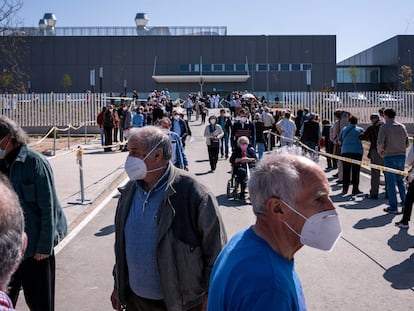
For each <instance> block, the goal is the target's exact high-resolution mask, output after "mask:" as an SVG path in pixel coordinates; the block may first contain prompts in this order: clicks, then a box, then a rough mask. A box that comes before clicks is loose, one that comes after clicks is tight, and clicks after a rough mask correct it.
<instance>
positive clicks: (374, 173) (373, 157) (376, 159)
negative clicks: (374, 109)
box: [359, 113, 384, 200]
mask: <svg viewBox="0 0 414 311" xmlns="http://www.w3.org/2000/svg"><path fill="white" fill-rule="evenodd" d="M370 120H371V124H372V125H371V126H369V127H368V128H367V129H366V130H365V132H364V133H362V134H361V135H360V136H359V139H361V140H367V141H369V142H370V146H369V151H368V158H369V159H370V161H371V163H372V164H377V165H381V166H383V165H384V161H383V159H382V157H381V156H380V155H379V153H378V151H377V139H378V132H379V128H380V126H381V125H382V124H383V123H382V122H381V120H380V116H379V114H377V113H374V114H372V115H371V116H370ZM380 174H381V171H380V170H377V169H374V168H371V189H370V191H369V194H367V195H366V196H365V197H366V198H368V199H374V200H375V199H378V191H379V185H380Z"/></svg>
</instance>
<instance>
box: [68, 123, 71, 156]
mask: <svg viewBox="0 0 414 311" xmlns="http://www.w3.org/2000/svg"><path fill="white" fill-rule="evenodd" d="M70 128H71V125H70V124H69V125H68V150H70Z"/></svg>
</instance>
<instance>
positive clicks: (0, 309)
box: [0, 291, 16, 311]
mask: <svg viewBox="0 0 414 311" xmlns="http://www.w3.org/2000/svg"><path fill="white" fill-rule="evenodd" d="M13 310H16V309H14V308H13V304H12V302H11V301H10V298H9V296H7V294H6V293H5V292H2V291H0V311H13Z"/></svg>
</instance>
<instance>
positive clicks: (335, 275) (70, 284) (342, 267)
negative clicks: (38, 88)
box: [19, 111, 414, 310]
mask: <svg viewBox="0 0 414 311" xmlns="http://www.w3.org/2000/svg"><path fill="white" fill-rule="evenodd" d="M212 113H213V114H214V113H216V114H217V113H218V112H217V111H211V112H210V114H212ZM190 126H191V129H192V132H193V137H192V139H191V140H189V141H188V143H187V146H186V153H187V156H188V158H189V161H190V173H192V174H194V175H195V176H197V177H198V178H199V180H200V181H201V182H202V183H204V184H206V185H207V186H208V187H209V188H210V189H211V190H212V191H213V193H215V195H216V197H217V200H218V203H219V205H220V206H219V210H220V213H221V215H222V217H223V221H224V224H225V228H226V231H227V234H228V236H229V238H231V236H232V235H233V234H234V233H235V232H237V231H239V230H241V229H243V228H245V227H247V226H250V225H252V224H253V223H254V221H255V216H254V215H253V213H252V211H251V206H250V205H249V204H248V201H247V203H246V202H241V201H238V200H233V199H229V198H227V194H226V184H227V181H228V179H229V178H230V164H229V162H228V160H225V159H220V160H219V163H218V166H217V170H216V171H215V173H209V170H210V167H209V162H208V156H207V147H206V145H205V139H204V137H203V136H202V135H203V132H204V127H205V125H204V124H201V122H200V121H199V120H197V121H196V120H194V118H192V119H191V120H190ZM83 147H84V149H85V151H84V155H83V157H82V162H83V168H82V172H83V178H84V185H85V192H84V197H85V199H87V200H91V201H92V202H91V204H85V205H84V204H73V203H79V202H78V201H79V199H80V182H79V181H80V171H81V170H80V168H79V164H78V163H77V161H76V155H75V152H69V153H60V154H58V155H57V156H56V157H53V158H50V163H51V165H52V168H53V170H54V175H55V182H56V187H57V192H58V196H59V198H60V200H61V202H62V205H63V206H64V210H65V213H66V215H67V218H68V221H69V223H70V228H71V230H72V232H75V231H76V232H78V233H77V235H75V236H72V237H71V238H73V240H71V241H69V242H67V243H64V244H65V246H64V247H63V248H60V249H59V252H58V253H57V287H56V296H57V298H56V301H57V306H56V310H73V309H74V308H75V309H76V310H111V307H110V304H109V298H106V297H108V291H110V289H111V286H112V276H111V274H112V260H113V254H112V252H113V249H112V243H113V237H114V236H113V216H114V208H115V206H116V196H115V198H114V197H113V196H114V195H113V193H112V191H113V190H114V189H116V187H118V186H120V185H121V184H122V183H123V182H124V181H125V177H126V175H125V173H124V171H123V163H124V161H125V158H126V155H127V154H126V153H121V152H119V151H113V152H107V153H105V152H103V150H102V149H101V148H100V146H99V145H98V144H95V145H94V144H90V145H84V146H83ZM319 165H320V166H321V167H322V168H325V166H326V162H325V159H324V158H323V157H320V161H319ZM334 173H335V171H331V172H328V173H327V178H328V180H329V183H330V185H331V199H332V200H333V202H334V203H335V206H336V208H337V210H338V213H339V215H340V220H341V224H342V227H343V235H342V237H341V239H340V240H339V241H338V243H337V245H336V247H335V249H334V250H333V251H332V252H323V251H318V250H315V249H312V248H309V247H306V246H305V247H303V248H302V249H301V250H299V252H298V253H297V254H296V256H295V265H296V269H297V271H298V273H299V276H300V278H301V280H302V285H303V289H304V293H305V297H306V300H307V305H308V309H309V310H412V309H413V304H414V254H413V253H414V252H413V251H414V229H412V228H410V229H408V230H404V229H399V228H397V227H395V226H394V222H395V221H397V220H399V219H400V216H399V215H391V214H387V213H385V212H383V208H385V207H386V206H387V202H386V200H385V195H384V189H383V187H381V191H380V198H379V199H378V200H369V199H365V198H364V197H363V195H359V196H357V197H353V196H351V195H347V196H343V195H342V194H341V192H342V187H341V186H340V185H338V184H336V180H335V179H334V178H333V176H332V175H333V174H334ZM369 183H370V181H369V175H367V174H365V173H361V184H360V190H362V191H363V192H364V193H369V187H370V185H369ZM101 208H102V210H100V211H97V209H101ZM96 211H97V212H96ZM95 212H96V216H93V217H91V220H90V222H89V223H86V224H85V219H87V218H88V217H89V216H90V215H91V213H95ZM79 224H83V225H84V227H82V228H80V229H79V228H78V225H79ZM411 225H412V224H411ZM91 226H95V227H91ZM412 227H414V225H412ZM102 236H104V237H105V238H104V239H103V238H102ZM64 241H65V240H64ZM76 286H77V288H75V287H76ZM101 288H105V289H102V290H101ZM109 293H110V292H109ZM77 295H81V296H79V297H78V296H77ZM62 297H67V299H64V298H62ZM71 302H72V303H71ZM19 307H20V308H21V309H22V310H27V309H25V306H24V302H23V301H21V302H20V303H19Z"/></svg>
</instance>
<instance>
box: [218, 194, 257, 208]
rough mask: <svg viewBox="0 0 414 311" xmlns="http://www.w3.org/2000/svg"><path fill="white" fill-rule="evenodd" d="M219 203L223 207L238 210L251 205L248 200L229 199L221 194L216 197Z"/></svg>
mask: <svg viewBox="0 0 414 311" xmlns="http://www.w3.org/2000/svg"><path fill="white" fill-rule="evenodd" d="M216 198H217V202H218V204H219V205H221V206H228V207H233V208H236V209H240V207H242V206H246V205H250V201H248V200H245V201H243V200H234V199H233V198H228V197H227V194H221V195H218V196H216Z"/></svg>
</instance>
